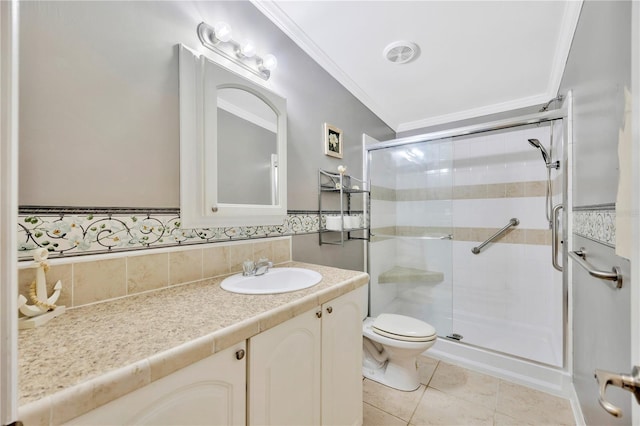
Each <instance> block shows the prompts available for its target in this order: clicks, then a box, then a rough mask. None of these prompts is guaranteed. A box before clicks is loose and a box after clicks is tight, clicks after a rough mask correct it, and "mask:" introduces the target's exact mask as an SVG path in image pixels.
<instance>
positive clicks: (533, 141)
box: [529, 139, 549, 166]
mask: <svg viewBox="0 0 640 426" xmlns="http://www.w3.org/2000/svg"><path fill="white" fill-rule="evenodd" d="M529 143H530V144H531V146H533V147H534V148H538V149H539V150H540V153H541V154H542V159H543V160H544V164H546V165H547V166H549V153H548V152H547V150H546V149H544V146H543V145H542V144H541V143H540V141H539V140H538V139H529Z"/></svg>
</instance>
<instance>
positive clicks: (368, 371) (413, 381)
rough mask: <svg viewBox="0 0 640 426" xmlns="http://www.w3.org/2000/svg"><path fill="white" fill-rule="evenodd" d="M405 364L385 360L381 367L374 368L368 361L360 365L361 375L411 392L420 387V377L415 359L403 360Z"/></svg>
mask: <svg viewBox="0 0 640 426" xmlns="http://www.w3.org/2000/svg"><path fill="white" fill-rule="evenodd" d="M403 361H404V364H406V365H398V364H397V363H393V362H390V361H387V362H386V363H385V364H384V365H382V366H381V367H378V368H376V367H375V366H373V365H370V364H369V363H364V364H363V366H362V375H363V376H364V377H366V378H367V379H370V380H373V381H374V382H378V383H381V384H383V385H385V386H389V387H391V388H394V389H398V390H401V391H405V392H411V391H414V390H416V389H418V388H419V387H420V377H419V376H418V369H417V366H416V364H415V363H416V360H415V358H413V360H411V359H407V360H403Z"/></svg>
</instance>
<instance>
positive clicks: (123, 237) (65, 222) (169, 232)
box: [17, 206, 331, 261]
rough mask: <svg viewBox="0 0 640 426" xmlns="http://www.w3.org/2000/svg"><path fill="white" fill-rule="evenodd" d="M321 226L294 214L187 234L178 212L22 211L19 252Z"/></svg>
mask: <svg viewBox="0 0 640 426" xmlns="http://www.w3.org/2000/svg"><path fill="white" fill-rule="evenodd" d="M329 213H331V212H329ZM322 220H323V221H324V217H323V218H322ZM319 225H320V219H319V214H318V211H313V210H311V211H305V210H299V211H294V210H292V211H290V212H289V213H288V215H287V217H286V219H285V220H284V222H283V224H282V225H274V226H242V227H225V228H202V229H185V228H182V227H181V223H180V211H179V209H176V208H166V209H163V208H149V209H145V208H124V207H113V208H99V207H96V208H94V207H90V208H84V207H38V206H22V207H20V209H19V213H18V224H17V226H18V248H17V250H18V259H19V260H21V261H22V260H31V254H30V253H31V250H33V249H36V248H40V247H45V248H47V249H48V250H49V252H50V258H55V257H63V256H64V257H69V256H81V255H88V254H99V253H115V252H121V251H129V252H130V251H134V250H144V249H149V248H160V247H173V248H177V247H181V246H191V245H193V244H203V243H218V242H229V241H239V240H252V239H261V238H272V237H281V236H290V235H301V234H308V233H316V232H318V231H319V228H320V226H319Z"/></svg>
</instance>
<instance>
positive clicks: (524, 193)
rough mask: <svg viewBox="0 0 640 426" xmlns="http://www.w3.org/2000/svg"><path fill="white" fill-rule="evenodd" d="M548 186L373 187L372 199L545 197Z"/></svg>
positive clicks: (538, 184) (539, 183) (527, 184)
mask: <svg viewBox="0 0 640 426" xmlns="http://www.w3.org/2000/svg"><path fill="white" fill-rule="evenodd" d="M546 185H547V182H546V181H529V182H507V183H491V184H481V185H454V186H443V187H436V188H414V189H393V188H385V187H381V186H372V187H371V199H372V200H381V201H430V200H466V199H487V198H522V197H544V196H545V194H546Z"/></svg>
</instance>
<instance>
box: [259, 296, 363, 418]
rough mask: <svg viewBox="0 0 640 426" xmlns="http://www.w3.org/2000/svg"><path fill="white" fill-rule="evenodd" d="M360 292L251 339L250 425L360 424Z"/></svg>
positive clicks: (328, 303)
mask: <svg viewBox="0 0 640 426" xmlns="http://www.w3.org/2000/svg"><path fill="white" fill-rule="evenodd" d="M362 291H366V287H361V288H360V289H358V290H355V291H352V292H350V293H348V294H345V295H343V296H341V297H339V298H336V299H334V300H332V301H330V302H327V303H325V304H324V305H322V306H321V307H318V308H315V309H312V310H310V311H308V312H305V313H304V314H302V315H298V316H296V317H295V318H293V319H291V320H289V321H286V322H284V323H282V324H280V325H278V326H276V327H274V328H272V329H270V330H267V331H266V332H264V333H261V334H259V335H257V336H254V337H252V338H251V339H250V340H249V354H250V356H249V377H248V380H249V383H248V389H249V390H248V395H249V397H248V400H249V409H248V416H249V418H248V423H249V424H251V425H311V424H313V425H318V424H323V425H358V424H362V309H363V307H362V299H363V298H362Z"/></svg>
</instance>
